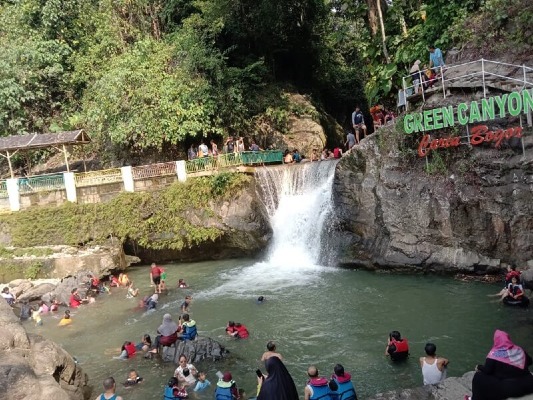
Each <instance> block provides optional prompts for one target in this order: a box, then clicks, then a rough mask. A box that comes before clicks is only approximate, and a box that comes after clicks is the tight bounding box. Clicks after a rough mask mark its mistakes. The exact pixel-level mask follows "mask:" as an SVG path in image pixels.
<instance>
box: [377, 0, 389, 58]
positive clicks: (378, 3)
mask: <svg viewBox="0 0 533 400" xmlns="http://www.w3.org/2000/svg"><path fill="white" fill-rule="evenodd" d="M376 5H377V11H378V17H379V25H380V27H381V43H382V44H383V55H384V56H385V60H386V61H387V64H388V63H390V57H389V51H388V50H387V43H386V40H387V36H386V35H385V24H384V23H383V13H382V12H381V0H376Z"/></svg>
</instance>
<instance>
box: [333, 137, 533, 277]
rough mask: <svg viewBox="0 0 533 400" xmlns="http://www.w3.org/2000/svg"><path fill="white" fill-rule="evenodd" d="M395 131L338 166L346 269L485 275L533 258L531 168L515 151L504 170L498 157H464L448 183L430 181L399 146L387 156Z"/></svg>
mask: <svg viewBox="0 0 533 400" xmlns="http://www.w3.org/2000/svg"><path fill="white" fill-rule="evenodd" d="M391 129H394V127H392V128H389V127H384V128H381V129H380V130H379V131H378V133H375V134H373V135H370V136H368V137H367V138H365V139H364V140H362V142H361V145H360V146H358V147H357V148H356V149H354V150H353V151H351V152H350V154H348V155H346V156H345V157H343V158H342V159H341V161H340V162H339V163H338V165H337V169H336V173H335V178H334V186H333V202H334V205H335V209H336V217H337V218H338V221H337V222H338V223H337V226H338V227H340V229H339V232H338V233H339V234H338V240H339V242H340V243H339V248H340V249H341V251H340V254H339V255H338V258H339V259H340V263H341V264H345V265H356V266H362V267H367V268H389V269H400V268H401V269H405V268H407V269H414V270H417V269H418V270H420V269H424V270H431V271H436V272H448V273H457V272H464V273H471V274H480V275H482V274H485V273H498V272H500V271H501V267H502V266H503V263H510V262H512V261H516V262H518V263H525V262H526V261H527V260H530V259H532V258H533V247H532V246H531V240H530V238H529V233H528V232H530V231H531V224H532V223H533V222H532V221H533V202H531V191H530V187H529V183H528V182H529V181H528V178H527V177H528V176H530V175H531V166H530V165H529V164H528V163H524V162H523V161H522V160H521V157H519V156H514V152H513V150H511V149H509V150H508V151H507V152H506V153H505V157H507V158H506V160H505V163H503V162H502V163H498V162H495V160H494V158H495V156H494V154H493V153H492V152H491V149H488V148H486V149H485V148H483V149H481V148H474V149H473V150H466V149H465V151H469V152H470V153H468V154H467V155H465V154H462V153H458V154H457V156H456V157H455V159H452V157H451V156H450V159H451V160H450V161H449V162H448V166H447V168H448V170H449V171H448V172H447V174H446V176H441V175H431V176H430V175H428V174H427V173H426V172H425V169H424V161H423V160H416V161H412V162H410V164H408V162H407V161H406V155H405V154H402V153H401V152H400V150H399V149H398V148H396V147H395V146H396V144H394V142H393V143H392V144H389V145H388V146H390V148H389V149H388V151H385V150H384V149H383V147H384V146H387V144H386V143H387V141H393V139H392V138H393V137H394V135H398V133H395V132H392V131H391ZM378 135H379V136H381V139H380V141H381V144H379V145H378ZM402 139H403V138H401V139H397V140H402ZM383 142H385V144H383ZM380 147H382V148H380ZM403 151H405V150H403ZM502 151H504V150H500V152H502ZM499 154H500V155H501V156H502V157H503V154H501V153H499ZM467 157H468V165H469V167H468V169H467V171H466V172H465V163H466V161H465V158H467ZM413 164H414V165H413ZM451 175H453V176H454V179H453V180H451V179H449V178H448V177H449V176H451Z"/></svg>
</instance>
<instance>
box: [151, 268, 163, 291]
mask: <svg viewBox="0 0 533 400" xmlns="http://www.w3.org/2000/svg"><path fill="white" fill-rule="evenodd" d="M150 281H151V283H152V284H153V285H154V286H155V293H161V268H159V267H158V266H157V265H155V263H152V265H151V266H150Z"/></svg>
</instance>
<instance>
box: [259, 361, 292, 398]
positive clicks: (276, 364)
mask: <svg viewBox="0 0 533 400" xmlns="http://www.w3.org/2000/svg"><path fill="white" fill-rule="evenodd" d="M265 365H266V370H267V374H268V376H267V378H266V379H265V380H264V382H263V384H262V385H261V390H260V391H259V395H258V396H257V400H298V399H299V397H298V392H297V391H296V385H295V384H294V381H293V380H292V377H291V374H290V373H289V371H287V368H286V367H285V365H284V364H283V362H282V361H281V360H280V359H279V358H278V357H276V356H272V357H270V358H268V359H267V360H266V361H265Z"/></svg>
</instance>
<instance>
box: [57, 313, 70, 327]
mask: <svg viewBox="0 0 533 400" xmlns="http://www.w3.org/2000/svg"><path fill="white" fill-rule="evenodd" d="M71 323H72V319H71V318H70V310H65V315H63V318H61V320H60V321H59V324H57V325H58V326H65V325H70V324H71Z"/></svg>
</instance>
